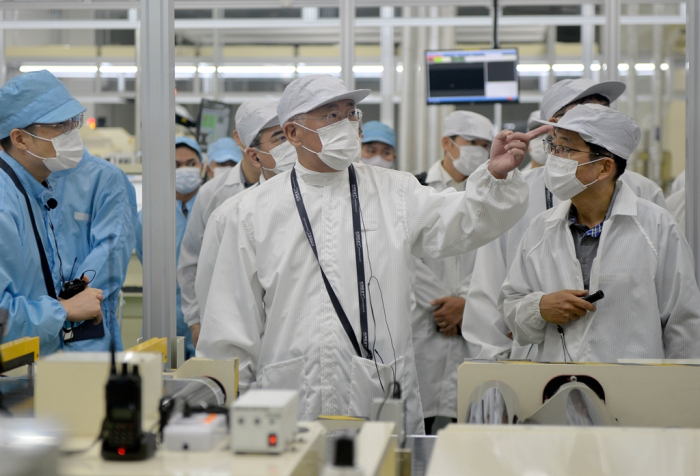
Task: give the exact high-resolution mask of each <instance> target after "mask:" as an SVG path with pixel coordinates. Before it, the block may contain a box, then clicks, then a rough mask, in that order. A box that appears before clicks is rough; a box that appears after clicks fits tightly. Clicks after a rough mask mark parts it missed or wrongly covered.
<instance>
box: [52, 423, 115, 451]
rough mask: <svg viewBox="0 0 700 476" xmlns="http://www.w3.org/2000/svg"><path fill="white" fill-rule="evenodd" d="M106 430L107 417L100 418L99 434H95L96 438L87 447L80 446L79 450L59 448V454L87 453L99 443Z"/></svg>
mask: <svg viewBox="0 0 700 476" xmlns="http://www.w3.org/2000/svg"><path fill="white" fill-rule="evenodd" d="M106 432H107V418H105V419H104V420H102V429H101V430H100V434H99V435H97V438H95V441H93V442H92V443H91V444H90V446H88V447H87V448H81V449H79V450H61V454H62V455H64V456H76V455H79V454H83V453H87V452H88V451H90V450H91V449H92V448H94V447H95V445H96V444H97V443H99V442H100V441H101V440H102V439H103V438H104V437H105V434H106Z"/></svg>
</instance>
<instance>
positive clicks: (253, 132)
mask: <svg viewBox="0 0 700 476" xmlns="http://www.w3.org/2000/svg"><path fill="white" fill-rule="evenodd" d="M258 106H259V107H258V108H256V109H250V110H249V111H248V112H247V114H246V115H244V116H242V117H241V118H240V119H239V120H238V121H237V122H236V130H237V131H238V137H240V139H241V142H242V143H243V145H244V146H246V147H250V144H252V143H253V140H254V139H255V136H257V135H258V133H260V131H262V130H265V129H267V128H268V127H272V126H277V125H279V120H278V119H277V103H276V102H272V101H265V103H264V104H259V105H258Z"/></svg>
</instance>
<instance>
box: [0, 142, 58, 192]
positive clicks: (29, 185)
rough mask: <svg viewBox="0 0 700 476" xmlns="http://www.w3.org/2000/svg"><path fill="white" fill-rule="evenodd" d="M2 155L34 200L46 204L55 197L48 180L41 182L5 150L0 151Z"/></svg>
mask: <svg viewBox="0 0 700 476" xmlns="http://www.w3.org/2000/svg"><path fill="white" fill-rule="evenodd" d="M0 156H2V158H3V160H4V161H5V162H7V164H8V165H9V166H10V167H11V168H12V170H13V171H14V172H15V174H16V175H17V178H19V181H20V183H21V184H22V186H23V187H24V189H25V190H26V191H27V195H29V196H31V197H33V198H34V200H36V201H37V202H39V204H41V205H44V204H45V203H46V201H47V200H48V199H50V198H53V195H54V193H53V188H52V187H51V184H50V183H49V181H48V180H47V181H46V182H44V184H42V183H40V182H39V181H38V180H37V179H35V178H34V177H33V176H32V174H30V173H29V171H28V170H27V169H25V168H24V166H22V164H20V163H19V162H17V161H16V160H15V159H14V158H13V157H12V156H11V155H10V154H8V153H7V152H5V151H4V150H3V151H2V152H0Z"/></svg>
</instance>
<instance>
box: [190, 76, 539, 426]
mask: <svg viewBox="0 0 700 476" xmlns="http://www.w3.org/2000/svg"><path fill="white" fill-rule="evenodd" d="M368 94H369V91H368V90H359V91H348V90H347V89H346V88H345V86H344V85H343V82H342V81H341V80H339V79H337V78H333V77H331V76H325V75H311V76H306V77H303V78H300V79H297V80H295V81H293V82H292V83H291V84H290V85H289V86H287V88H286V90H285V91H284V94H283V96H282V99H281V100H280V103H279V107H278V109H277V112H278V115H279V120H280V124H282V125H283V129H284V132H285V135H286V137H287V139H288V141H289V142H290V143H291V144H292V145H293V146H294V147H295V148H296V151H297V155H298V162H297V164H296V165H295V166H294V168H293V169H292V170H291V171H288V172H285V173H282V174H280V175H277V176H276V177H274V178H272V179H270V180H269V181H268V182H267V183H266V184H265V185H264V186H262V187H256V188H255V189H253V190H250V191H249V192H247V193H246V194H245V195H244V196H243V197H241V199H240V201H239V202H238V203H237V206H236V209H235V210H234V213H231V214H230V216H229V217H228V220H229V224H228V225H227V227H226V229H225V232H224V236H223V238H222V243H221V249H220V251H219V255H218V257H217V263H216V267H215V269H214V275H213V278H212V281H211V289H210V291H209V297H208V300H207V307H206V311H205V313H206V316H205V318H204V325H203V326H202V332H201V334H200V341H199V346H198V349H197V352H198V355H201V356H203V357H209V358H232V357H237V358H238V359H239V365H240V387H241V389H242V390H244V391H245V390H246V389H248V388H251V387H258V388H271V389H279V388H286V389H294V390H297V391H299V392H300V405H299V413H300V417H301V418H303V419H313V418H315V417H317V416H318V415H321V414H326V415H355V416H361V417H368V416H369V412H370V406H371V403H372V400H373V399H375V398H381V397H383V396H384V395H391V394H393V395H395V396H398V397H401V398H404V399H405V401H406V406H407V410H408V415H407V431H408V432H409V433H421V432H422V431H423V417H422V412H421V407H420V397H419V393H418V387H417V381H416V372H415V363H414V356H413V348H412V344H411V331H410V327H409V326H408V316H409V312H410V310H409V307H410V298H409V286H410V283H411V281H412V271H411V269H412V266H411V263H412V261H411V260H412V257H411V254H412V253H413V254H416V255H418V256H424V257H432V258H440V257H444V256H449V255H455V254H459V253H464V252H466V251H468V250H469V249H473V248H474V247H477V246H479V245H481V244H483V243H484V242H486V241H488V240H490V239H493V238H494V237H495V236H497V235H498V234H499V233H502V232H503V231H504V230H506V229H507V228H508V227H509V226H510V225H511V224H513V223H514V222H515V221H517V220H518V218H519V216H520V215H521V214H522V213H523V211H524V202H525V201H526V187H525V184H524V183H523V182H522V181H521V179H520V174H519V172H517V171H515V172H513V173H512V174H510V172H511V171H512V170H513V169H515V168H516V167H517V165H518V164H519V163H520V162H521V160H522V158H523V157H524V153H525V149H526V147H527V143H528V141H529V139H528V136H526V135H525V134H517V133H510V132H508V131H504V132H501V133H499V134H498V135H497V136H496V139H495V141H494V147H493V149H492V153H491V161H490V163H489V164H488V167H487V165H486V164H484V165H482V166H481V167H480V168H479V169H478V170H477V171H476V172H474V173H473V174H472V176H471V177H470V178H469V181H470V183H471V185H470V187H468V189H467V192H466V193H465V192H461V193H460V192H456V191H454V190H446V191H445V192H443V193H437V192H436V191H435V190H433V189H431V188H429V187H423V186H421V185H420V184H419V183H418V182H417V181H416V180H415V178H414V177H413V176H412V175H410V174H407V173H403V172H397V171H394V170H390V169H385V168H381V167H366V166H357V167H355V166H352V165H351V164H352V163H353V162H354V161H356V160H357V159H358V158H359V156H360V147H361V146H360V139H359V136H358V134H357V131H358V123H359V119H360V118H361V112H360V111H359V110H358V109H357V108H356V103H357V102H359V101H360V100H362V99H364V98H365V97H366V96H367V95H368ZM476 217H478V219H476ZM231 276H235V277H236V278H237V281H236V282H235V285H232V283H231Z"/></svg>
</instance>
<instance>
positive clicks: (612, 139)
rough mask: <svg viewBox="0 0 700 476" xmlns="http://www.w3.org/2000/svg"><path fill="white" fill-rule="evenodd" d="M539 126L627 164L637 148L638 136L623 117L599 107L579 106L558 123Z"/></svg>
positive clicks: (630, 120)
mask: <svg viewBox="0 0 700 476" xmlns="http://www.w3.org/2000/svg"><path fill="white" fill-rule="evenodd" d="M538 122H539V123H540V124H547V125H550V126H554V128H555V129H564V130H567V131H572V132H576V133H577V134H578V135H580V136H581V138H582V139H583V140H585V141H586V142H589V143H591V144H595V145H598V146H600V147H602V148H604V149H605V150H607V151H609V152H612V153H613V154H615V155H617V156H619V157H621V158H623V159H625V160H627V159H629V157H630V156H631V155H632V153H633V152H634V150H635V149H636V148H637V145H639V141H640V139H641V138H642V132H641V130H640V129H639V126H638V125H637V123H636V122H635V121H634V119H632V118H631V117H630V116H628V115H627V114H623V113H621V112H620V111H618V110H616V109H613V108H611V107H607V106H603V105H600V104H580V105H578V106H576V107H574V108H573V109H571V110H570V111H569V112H567V113H566V114H564V116H563V117H562V118H561V119H560V120H559V122H548V121H543V120H540V121H538Z"/></svg>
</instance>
